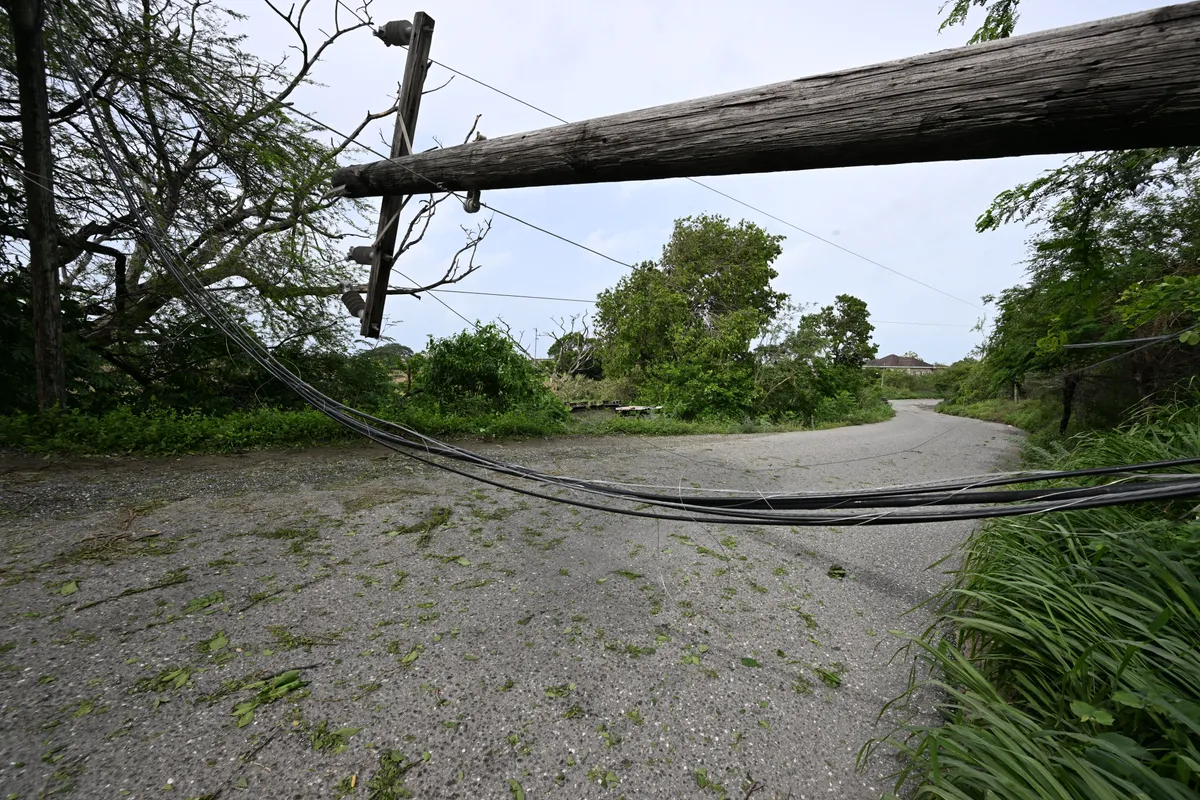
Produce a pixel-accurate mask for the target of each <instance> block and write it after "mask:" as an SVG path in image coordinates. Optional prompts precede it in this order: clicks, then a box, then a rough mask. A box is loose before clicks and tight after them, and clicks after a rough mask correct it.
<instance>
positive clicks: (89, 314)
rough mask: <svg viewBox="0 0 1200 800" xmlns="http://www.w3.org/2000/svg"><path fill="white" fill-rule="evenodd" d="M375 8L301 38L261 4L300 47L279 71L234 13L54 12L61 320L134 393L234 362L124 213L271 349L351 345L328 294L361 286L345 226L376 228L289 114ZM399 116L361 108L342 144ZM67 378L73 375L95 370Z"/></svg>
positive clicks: (12, 128) (13, 260) (14, 260)
mask: <svg viewBox="0 0 1200 800" xmlns="http://www.w3.org/2000/svg"><path fill="white" fill-rule="evenodd" d="M368 3H369V0H367V2H361V0H360V5H359V7H358V8H357V9H355V8H352V7H351V6H349V5H348V4H341V3H339V4H338V5H337V6H336V9H335V11H334V18H333V20H332V25H331V26H330V27H328V28H327V29H326V31H325V32H324V33H321V34H320V35H319V36H318V37H317V38H316V39H313V38H312V37H311V36H310V33H311V31H312V30H313V29H314V24H313V22H312V21H311V20H309V19H306V17H305V14H306V11H307V10H308V6H309V3H307V2H306V3H303V4H301V5H299V6H292V7H290V8H289V9H288V10H284V9H283V8H282V7H280V6H278V5H276V4H275V3H274V2H273V0H260V2H259V3H258V5H257V6H256V8H255V12H256V13H257V14H261V15H264V16H270V17H271V18H273V19H275V20H276V21H277V22H278V23H279V24H280V25H282V26H284V27H285V28H286V29H287V30H288V31H289V32H290V34H291V36H292V52H293V53H294V55H293V56H291V57H289V58H286V59H283V60H280V61H278V62H268V61H265V60H263V59H261V58H258V57H256V56H254V55H253V54H252V53H250V52H248V51H247V50H246V43H245V41H244V39H243V37H241V36H239V35H235V34H233V33H231V32H229V30H228V25H230V24H235V23H238V22H240V21H241V20H243V19H244V18H245V16H244V15H245V11H246V4H244V3H240V2H239V3H238V4H237V5H236V6H220V5H215V4H213V3H211V2H208V0H136V1H135V0H129V1H128V2H126V1H125V0H64V2H59V3H55V4H53V5H54V12H53V18H52V23H51V24H49V25H48V26H47V34H46V39H47V62H48V67H49V76H48V80H49V86H50V106H51V113H52V117H53V119H52V122H53V136H54V159H55V164H56V174H55V193H56V203H57V209H58V216H59V218H58V227H59V231H60V233H59V242H60V246H59V248H58V252H57V254H56V262H57V267H58V270H59V273H60V279H61V282H62V284H63V286H64V291H65V292H66V295H67V297H68V298H69V299H70V300H71V301H73V303H74V305H73V306H72V308H74V309H76V313H75V316H76V318H75V319H74V320H72V321H71V323H70V324H71V326H73V329H74V330H75V331H77V333H78V336H77V337H76V338H75V340H74V341H75V343H76V345H77V346H80V347H83V348H84V350H85V351H86V353H85V354H84V355H83V356H81V358H86V357H88V356H91V357H99V358H102V359H104V361H106V362H107V363H108V364H109V365H111V366H112V367H115V368H116V369H117V370H118V371H119V373H120V374H121V375H123V376H127V378H128V379H129V380H131V381H132V382H133V383H131V384H130V385H131V387H133V388H137V386H139V385H140V387H141V390H142V391H141V393H142V394H148V393H151V392H161V391H162V390H163V389H164V386H163V383H164V382H166V383H167V384H169V385H170V386H173V387H174V388H175V389H178V390H181V391H182V390H185V389H189V390H190V389H199V388H200V387H199V386H197V385H194V384H192V385H189V386H183V385H177V384H179V382H180V381H183V382H184V383H185V384H186V383H187V381H188V380H190V379H192V378H196V377H197V376H199V375H201V374H202V373H203V372H204V368H205V367H206V366H208V365H211V364H213V363H214V360H222V359H223V360H224V361H225V362H228V350H227V347H226V345H225V343H224V337H223V336H221V335H220V333H219V332H217V331H214V330H212V329H211V327H210V326H209V324H208V323H207V322H206V321H205V320H203V319H201V318H199V317H197V316H196V315H195V314H194V313H193V312H192V311H191V310H190V309H189V308H188V307H187V306H186V305H184V304H183V303H182V302H181V298H182V297H183V294H182V290H181V288H180V286H179V285H178V284H177V283H176V282H175V281H174V280H173V279H172V278H171V277H170V276H168V275H166V274H165V273H164V272H163V270H162V265H161V264H160V263H158V255H157V252H156V250H155V248H154V247H152V246H151V243H150V242H149V241H147V240H146V238H145V236H144V235H143V233H142V231H141V230H140V228H139V226H138V225H137V224H135V223H136V222H137V216H135V215H140V216H145V217H147V218H149V219H151V220H152V221H153V225H154V228H155V229H156V236H158V237H161V240H162V241H164V242H166V243H168V244H169V245H170V247H171V248H172V249H173V250H174V251H175V252H176V253H177V254H178V257H179V260H180V262H181V265H182V267H183V268H184V269H186V270H187V271H188V272H189V273H190V274H192V275H194V276H195V277H196V279H197V280H198V281H199V282H200V283H201V284H202V285H204V286H206V287H209V288H212V289H219V290H222V292H223V296H225V297H226V298H227V299H228V300H229V301H230V302H229V305H230V307H231V309H236V314H237V315H238V316H239V317H240V318H241V320H242V321H243V322H244V323H246V324H248V325H251V326H252V327H253V328H254V329H255V330H256V331H257V332H258V334H259V335H260V336H261V337H262V338H263V339H264V341H266V342H267V343H268V344H270V345H272V346H274V347H277V348H283V349H287V348H289V347H290V348H291V349H292V350H293V351H299V350H303V349H305V348H308V349H311V348H317V349H318V350H320V349H329V348H333V347H335V346H340V345H342V344H344V343H345V339H346V335H347V333H346V328H347V326H346V325H345V324H344V322H342V321H341V319H340V318H341V317H343V316H344V311H341V310H339V309H338V308H337V307H336V305H335V303H336V300H335V298H336V295H337V294H339V285H340V284H341V283H343V282H347V281H348V282H353V283H359V282H361V280H362V277H363V276H362V269H363V268H361V267H355V266H353V265H349V264H348V263H347V262H346V261H345V260H344V252H345V249H344V247H343V246H342V245H341V240H342V239H343V237H345V236H346V235H347V234H348V233H351V232H356V233H357V234H358V235H361V236H363V237H365V238H366V241H367V242H369V241H371V240H372V239H373V236H374V231H373V229H371V230H366V229H363V230H358V229H356V227H355V226H356V223H357V221H358V215H357V213H356V212H361V211H366V210H367V209H366V207H365V206H362V205H355V204H354V203H353V202H352V201H347V200H339V199H335V198H331V197H328V196H326V187H327V178H328V175H329V174H330V172H331V171H332V170H334V169H335V168H336V167H337V164H338V161H339V159H341V158H342V157H343V155H347V154H348V151H349V150H351V149H352V148H353V147H355V145H354V144H353V142H352V141H351V140H350V139H343V138H341V137H336V136H335V137H333V138H331V136H330V134H328V133H327V132H326V131H324V130H322V129H321V128H320V126H318V125H316V124H314V123H313V122H311V121H309V120H308V119H306V118H305V117H304V116H303V115H301V114H299V113H297V112H296V111H295V110H294V109H293V105H292V103H293V95H294V94H295V92H296V90H297V89H298V88H299V87H301V86H302V85H304V84H305V83H309V82H311V81H312V80H313V79H314V70H315V68H316V66H317V64H318V62H319V61H320V60H321V59H322V58H323V57H324V56H327V55H328V54H329V52H330V50H331V48H333V47H334V46H335V45H337V44H339V43H340V42H342V41H344V40H346V39H347V37H349V36H351V35H354V36H356V37H366V36H368V35H369V28H370V26H371V24H372V23H371V20H370V18H369V14H368V11H369V8H368ZM11 37H12V33H11V26H9V25H8V24H7V18H6V17H2V16H0V164H2V165H3V167H4V177H3V179H2V182H0V259H3V260H2V261H0V270H2V271H3V272H4V275H5V277H4V280H5V281H6V282H7V284H8V285H10V286H13V287H19V286H21V285H22V284H23V279H22V278H21V275H22V273H23V271H24V270H25V268H26V264H25V259H26V258H27V256H26V248H25V246H24V243H23V240H24V238H25V235H26V233H25V230H24V224H23V220H24V208H23V197H22V192H21V189H20V182H19V180H18V177H19V176H20V174H21V172H20V169H21V164H20V161H19V155H18V154H19V152H20V148H19V146H18V145H19V141H20V139H19V137H20V129H19V126H18V125H17V121H18V119H19V117H18V115H17V112H18V109H17V107H16V104H15V100H13V99H12V98H15V96H16V91H15V89H14V88H13V83H14V78H13V46H12V38H11ZM392 111H393V109H383V110H381V111H380V112H378V113H375V114H367V115H366V116H365V117H364V119H363V120H362V122H361V123H360V124H359V125H358V126H357V127H356V128H355V129H353V130H352V131H350V132H349V133H350V136H351V138H353V137H356V136H357V135H358V134H359V133H361V132H362V131H363V130H364V129H365V128H366V127H367V126H368V125H369V124H370V123H371V122H372V121H374V120H377V119H381V118H383V117H384V116H387V115H388V114H390V113H391V112H392ZM105 146H107V148H108V149H109V152H110V153H111V154H112V155H113V156H115V158H116V159H117V161H118V162H119V166H120V171H121V172H122V173H124V174H125V175H127V176H128V177H129V178H130V179H131V181H132V183H133V184H134V185H135V186H136V190H137V192H138V194H139V195H140V196H139V198H138V201H137V202H138V206H137V207H136V208H133V209H131V208H129V206H128V203H127V202H126V198H125V195H124V194H123V192H122V188H121V186H120V185H118V181H117V179H116V176H115V175H114V174H113V173H114V170H113V169H111V168H110V166H109V164H108V162H107V160H106V158H105V157H104V156H105V150H104V147H105ZM444 199H445V197H430V198H429V199H428V200H426V201H425V202H424V203H423V204H420V208H419V209H417V213H416V214H415V215H414V216H413V218H412V219H411V220H406V221H405V223H404V225H402V227H401V234H402V235H401V237H400V239H401V245H400V249H401V251H403V250H404V249H406V248H408V247H411V246H412V245H414V244H416V243H417V242H419V241H420V240H421V238H422V236H423V235H424V232H425V231H426V229H427V227H428V224H429V220H430V218H431V217H432V215H433V213H434V212H435V211H436V209H437V207H438V204H439V203H440V202H442V201H443V200H444ZM484 233H486V225H485V226H484V227H483V228H481V229H479V230H477V231H472V232H468V238H467V244H466V247H464V249H463V250H462V251H461V252H460V253H459V255H458V256H456V257H455V258H454V259H453V260H452V262H451V264H450V266H449V268H448V269H447V272H446V275H445V276H444V278H443V279H441V280H439V281H437V282H436V283H434V284H432V285H438V284H440V283H444V282H453V281H455V280H458V279H461V277H463V276H464V275H465V274H468V273H469V272H471V271H473V270H474V269H475V268H476V265H475V263H474V260H473V256H474V252H475V247H476V246H477V245H478V243H479V240H480V239H481V238H482V236H483V234H484ZM245 368H246V369H250V368H249V367H248V366H247V367H245ZM94 374H95V371H94V370H93V371H91V375H94ZM189 376H190V377H189ZM75 377H76V381H77V384H78V382H79V381H83V382H85V383H86V382H87V379H88V377H89V375H88V374H81V373H79V372H78V371H76V373H75ZM210 377H212V376H210ZM228 377H229V376H228V375H223V376H221V377H220V378H219V379H216V382H217V383H220V382H221V381H222V380H224V379H225V378H228ZM169 388H170V387H168V389H169ZM76 389H77V391H76V395H77V396H78V395H79V392H78V389H79V387H78V385H77V386H76ZM185 393H186V392H185Z"/></svg>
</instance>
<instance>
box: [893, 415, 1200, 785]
mask: <svg viewBox="0 0 1200 800" xmlns="http://www.w3.org/2000/svg"><path fill="white" fill-rule="evenodd" d="M1198 401H1200V398H1197V397H1195V396H1192V397H1190V398H1188V399H1187V401H1186V403H1185V404H1184V405H1182V406H1178V407H1174V408H1168V409H1155V410H1150V411H1145V412H1142V413H1141V414H1140V415H1139V416H1138V417H1137V419H1136V420H1135V421H1134V422H1132V423H1130V424H1128V425H1127V426H1125V427H1124V428H1122V429H1121V430H1119V431H1114V432H1106V433H1093V434H1086V435H1083V436H1082V437H1081V438H1080V439H1079V440H1078V441H1076V442H1074V443H1073V446H1072V448H1071V449H1070V450H1065V449H1062V448H1057V449H1055V450H1054V451H1051V452H1041V453H1038V454H1036V455H1035V457H1034V463H1035V464H1036V465H1037V466H1042V467H1045V468H1048V469H1081V468H1089V467H1097V466H1108V465H1113V464H1126V463H1131V462H1137V461H1147V460H1156V459H1173V458H1183V457H1189V456H1194V455H1195V454H1196V453H1197V452H1200V406H1198ZM936 602H937V606H936V607H937V609H938V612H939V618H938V620H937V622H936V623H935V624H934V625H932V626H931V627H930V628H929V629H928V631H927V632H926V633H925V635H923V636H920V637H917V638H915V639H914V640H913V642H912V645H911V646H912V647H913V648H915V649H916V651H917V652H918V660H919V661H920V662H922V663H923V664H924V665H925V666H926V667H929V668H932V676H933V677H932V678H931V679H930V680H929V681H914V684H913V686H912V691H911V693H910V694H909V695H907V696H906V698H905V699H908V698H909V697H915V696H916V695H918V694H920V693H922V692H923V690H925V689H927V688H933V689H934V690H935V691H936V692H937V693H938V694H939V695H940V696H941V697H943V698H944V699H943V700H942V701H940V703H939V709H940V711H941V713H942V716H943V718H944V723H943V724H941V725H928V724H909V725H905V726H903V727H902V728H901V730H899V731H897V733H896V734H895V735H894V736H893V737H892V738H891V742H892V743H893V744H895V745H898V746H899V747H900V749H901V751H902V752H903V753H905V754H906V755H907V756H908V762H907V766H906V767H905V769H904V771H903V773H902V774H901V782H902V783H909V782H911V783H912V784H913V785H915V786H917V787H918V788H917V791H916V794H915V796H917V797H929V798H933V797H938V798H964V800H965V799H967V798H972V799H973V798H996V800H1025V798H1029V800H1033V799H1034V798H1036V799H1037V800H1043V799H1044V798H1078V800H1085V799H1086V800H1096V799H1097V798H1101V799H1104V798H1111V799H1112V800H1117V798H1128V797H1145V798H1163V800H1166V799H1168V798H1178V799H1179V800H1183V798H1194V797H1196V796H1197V795H1196V793H1197V791H1200V750H1198V749H1197V744H1196V743H1197V742H1198V741H1200V651H1198V650H1197V648H1196V642H1197V641H1200V524H1198V523H1197V520H1196V514H1195V511H1194V509H1192V508H1190V507H1189V504H1187V503H1182V504H1170V505H1162V504H1151V505H1144V506H1138V507H1130V508H1112V509H1097V510H1091V511H1086V512H1070V513H1060V514H1049V515H1043V516H1038V517H1031V518H1018V519H1008V520H1001V521H996V522H992V523H990V524H988V525H986V526H984V527H983V528H982V529H981V530H980V531H979V532H977V533H976V534H975V535H974V536H973V537H972V539H971V540H970V542H968V543H967V545H966V558H965V563H964V565H963V566H962V568H961V569H960V570H958V571H957V573H956V574H955V578H954V581H953V583H952V584H951V585H950V586H949V587H947V588H946V589H945V591H943V593H942V594H941V595H940V597H939V598H938V600H937V601H936ZM917 674H920V673H917ZM876 744H877V743H876ZM872 747H873V746H872ZM898 788H899V787H898Z"/></svg>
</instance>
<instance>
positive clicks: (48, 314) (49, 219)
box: [9, 0, 66, 410]
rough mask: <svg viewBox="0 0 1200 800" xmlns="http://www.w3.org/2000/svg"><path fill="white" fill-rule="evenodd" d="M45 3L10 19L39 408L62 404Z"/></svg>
mask: <svg viewBox="0 0 1200 800" xmlns="http://www.w3.org/2000/svg"><path fill="white" fill-rule="evenodd" d="M45 6H46V2H45V0H12V5H11V12H10V14H9V19H10V20H12V26H13V33H14V39H15V46H14V49H15V52H16V61H17V84H18V94H19V97H20V102H21V138H22V143H23V151H24V152H23V155H24V162H25V175H24V179H25V198H26V202H25V205H26V211H27V216H28V219H29V254H30V258H29V270H30V273H31V275H32V278H33V303H32V305H33V359H34V374H35V379H36V383H37V400H38V407H39V408H40V409H42V410H46V409H48V408H52V407H54V406H61V405H63V404H64V403H65V401H66V375H65V368H64V365H63V350H62V300H61V298H60V297H59V288H58V271H57V269H55V264H54V254H55V250H56V246H57V238H58V231H57V227H56V223H55V215H54V181H53V177H52V173H53V166H54V158H53V154H52V151H51V142H50V110H49V103H48V100H47V96H46V54H45V51H44V49H43V43H42V24H43V23H44V21H45V11H46V8H45Z"/></svg>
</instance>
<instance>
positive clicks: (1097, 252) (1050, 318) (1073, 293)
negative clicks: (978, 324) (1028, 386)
mask: <svg viewBox="0 0 1200 800" xmlns="http://www.w3.org/2000/svg"><path fill="white" fill-rule="evenodd" d="M1198 152H1200V150H1198V149H1197V148H1184V149H1161V150H1131V151H1118V152H1112V153H1103V154H1099V155H1094V156H1088V157H1078V158H1075V159H1073V160H1072V161H1070V162H1069V163H1068V164H1067V165H1066V166H1063V167H1061V168H1059V169H1057V170H1053V171H1051V172H1049V173H1047V174H1046V175H1043V176H1042V177H1040V178H1038V179H1037V180H1035V181H1033V182H1031V183H1029V184H1026V185H1023V186H1019V187H1017V188H1016V189H1013V190H1011V191H1008V192H1004V193H1003V194H1001V195H1000V196H999V197H998V198H996V201H995V203H994V204H993V205H992V207H991V208H990V209H989V210H988V211H987V212H986V213H985V214H984V215H983V216H981V217H980V219H979V223H978V228H979V229H980V230H981V231H982V230H990V229H993V228H996V227H998V226H1000V225H1002V224H1004V223H1006V222H1011V221H1025V222H1029V223H1040V224H1041V225H1042V226H1043V228H1042V230H1041V231H1040V232H1039V233H1037V234H1036V235H1035V236H1034V237H1033V238H1032V239H1031V241H1030V258H1029V261H1028V270H1027V282H1026V283H1025V284H1022V285H1019V286H1015V287H1013V288H1011V289H1007V290H1005V291H1004V292H1001V293H1000V295H999V296H998V297H995V298H987V299H989V300H992V301H994V302H995V303H996V305H997V308H998V311H999V313H998V315H997V317H996V322H995V326H994V328H993V331H992V334H991V335H990V336H989V338H988V340H987V342H986V344H985V348H984V356H985V357H984V362H983V364H984V367H985V375H986V376H987V377H988V379H989V381H990V384H989V388H990V390H991V391H992V392H994V393H997V394H1002V393H1005V391H1006V387H1009V386H1012V385H1014V384H1015V385H1019V384H1021V383H1022V382H1023V381H1024V380H1025V378H1026V376H1027V375H1031V374H1041V375H1046V376H1049V377H1051V378H1054V379H1060V380H1061V391H1062V397H1063V417H1062V420H1061V425H1060V427H1061V429H1062V430H1063V431H1065V430H1066V427H1067V424H1068V423H1069V421H1070V418H1071V413H1072V407H1073V404H1074V401H1075V397H1076V392H1077V390H1078V389H1079V388H1080V387H1081V386H1082V385H1085V384H1088V383H1091V384H1092V387H1091V388H1092V391H1091V394H1092V395H1093V396H1094V397H1095V398H1096V400H1100V399H1101V396H1105V397H1107V400H1106V401H1105V402H1106V403H1107V404H1108V405H1111V406H1113V408H1111V409H1109V410H1110V411H1112V412H1114V413H1115V412H1118V411H1120V410H1121V409H1123V408H1124V407H1125V406H1127V405H1128V404H1130V403H1133V402H1136V401H1137V400H1139V399H1142V398H1145V397H1147V396H1148V395H1150V394H1153V393H1154V392H1156V391H1159V390H1162V389H1165V388H1167V387H1169V386H1170V385H1171V384H1173V383H1174V382H1175V381H1178V380H1179V379H1181V378H1183V377H1185V376H1186V375H1187V374H1188V373H1189V372H1190V371H1191V370H1193V369H1194V367H1195V364H1196V354H1195V353H1194V351H1191V350H1190V349H1189V348H1186V347H1185V348H1180V347H1178V346H1174V347H1172V346H1168V345H1166V344H1164V346H1158V347H1147V348H1145V349H1141V350H1138V351H1132V352H1130V353H1129V354H1128V355H1124V354H1123V351H1122V349H1121V348H1120V347H1117V348H1115V349H1114V348H1075V347H1071V345H1085V344H1093V343H1097V342H1107V341H1118V340H1125V339H1130V338H1147V337H1155V336H1163V335H1167V334H1171V333H1179V332H1183V335H1182V336H1181V340H1182V342H1183V343H1185V344H1186V343H1194V337H1192V336H1191V333H1192V331H1191V330H1189V328H1190V327H1191V326H1193V325H1195V324H1196V322H1197V313H1198V312H1200V278H1198V276H1200V160H1198V159H1197V153H1198ZM1114 353H1116V354H1122V355H1121V358H1119V359H1117V360H1116V361H1114V362H1106V363H1105V364H1101V363H1100V362H1101V361H1106V359H1108V358H1109V357H1110V356H1112V355H1114ZM1109 364H1111V366H1109ZM1092 365H1096V366H1097V367H1100V366H1103V367H1105V368H1104V369H1091V367H1092ZM1058 376H1061V377H1060V378H1059V377H1058Z"/></svg>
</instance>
